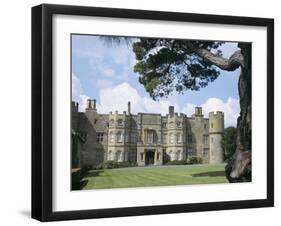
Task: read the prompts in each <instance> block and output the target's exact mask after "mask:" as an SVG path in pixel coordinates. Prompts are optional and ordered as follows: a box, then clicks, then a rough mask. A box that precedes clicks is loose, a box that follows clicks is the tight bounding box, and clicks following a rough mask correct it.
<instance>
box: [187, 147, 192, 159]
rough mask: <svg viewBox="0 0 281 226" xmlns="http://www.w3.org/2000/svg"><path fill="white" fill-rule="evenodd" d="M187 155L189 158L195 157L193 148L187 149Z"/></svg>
mask: <svg viewBox="0 0 281 226" xmlns="http://www.w3.org/2000/svg"><path fill="white" fill-rule="evenodd" d="M187 155H188V157H190V156H192V155H193V149H192V148H188V149H187Z"/></svg>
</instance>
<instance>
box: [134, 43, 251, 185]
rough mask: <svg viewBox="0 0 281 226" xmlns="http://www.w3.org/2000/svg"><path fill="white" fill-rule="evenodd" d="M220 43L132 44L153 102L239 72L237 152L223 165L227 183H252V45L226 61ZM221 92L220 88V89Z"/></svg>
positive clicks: (239, 45)
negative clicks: (225, 72)
mask: <svg viewBox="0 0 281 226" xmlns="http://www.w3.org/2000/svg"><path fill="white" fill-rule="evenodd" d="M222 44H223V42H217V41H194V40H177V39H154V38H140V39H138V41H136V42H135V43H134V44H133V51H134V53H135V55H136V60H137V63H136V65H135V67H134V70H135V72H137V73H138V74H139V75H140V76H139V82H140V83H141V84H143V86H144V87H145V89H146V91H147V92H148V93H149V94H150V96H151V97H152V98H153V99H159V98H162V97H166V96H168V95H169V94H170V93H172V92H174V91H176V92H178V93H183V92H185V91H186V90H199V89H200V88H203V87H205V86H207V85H208V83H209V82H213V81H214V80H215V79H216V78H217V77H218V76H219V75H220V70H219V69H221V70H225V71H234V70H237V69H238V68H240V77H239V83H238V89H239V96H240V109H241V111H240V115H239V117H238V119H237V139H236V151H235V153H234V155H233V156H232V158H231V160H230V161H229V162H228V164H227V165H226V175H227V178H228V180H229V181H230V182H237V181H250V180H251V44H250V43H238V47H239V48H240V50H238V51H236V52H234V53H233V54H232V55H231V57H229V58H228V59H226V58H224V57H223V55H222V52H221V51H220V50H219V47H220V46H221V45H222ZM222 88H223V87H222Z"/></svg>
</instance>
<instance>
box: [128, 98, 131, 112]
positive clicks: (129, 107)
mask: <svg viewBox="0 0 281 226" xmlns="http://www.w3.org/2000/svg"><path fill="white" fill-rule="evenodd" d="M128 114H129V115H130V114H131V102H130V101H128Z"/></svg>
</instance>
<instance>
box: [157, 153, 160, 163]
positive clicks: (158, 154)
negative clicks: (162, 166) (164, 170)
mask: <svg viewBox="0 0 281 226" xmlns="http://www.w3.org/2000/svg"><path fill="white" fill-rule="evenodd" d="M157 160H158V161H160V153H159V152H158V153H157Z"/></svg>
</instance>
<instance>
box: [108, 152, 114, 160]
mask: <svg viewBox="0 0 281 226" xmlns="http://www.w3.org/2000/svg"><path fill="white" fill-rule="evenodd" d="M107 159H108V160H113V154H112V151H111V150H110V151H109V152H108V156H107Z"/></svg>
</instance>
